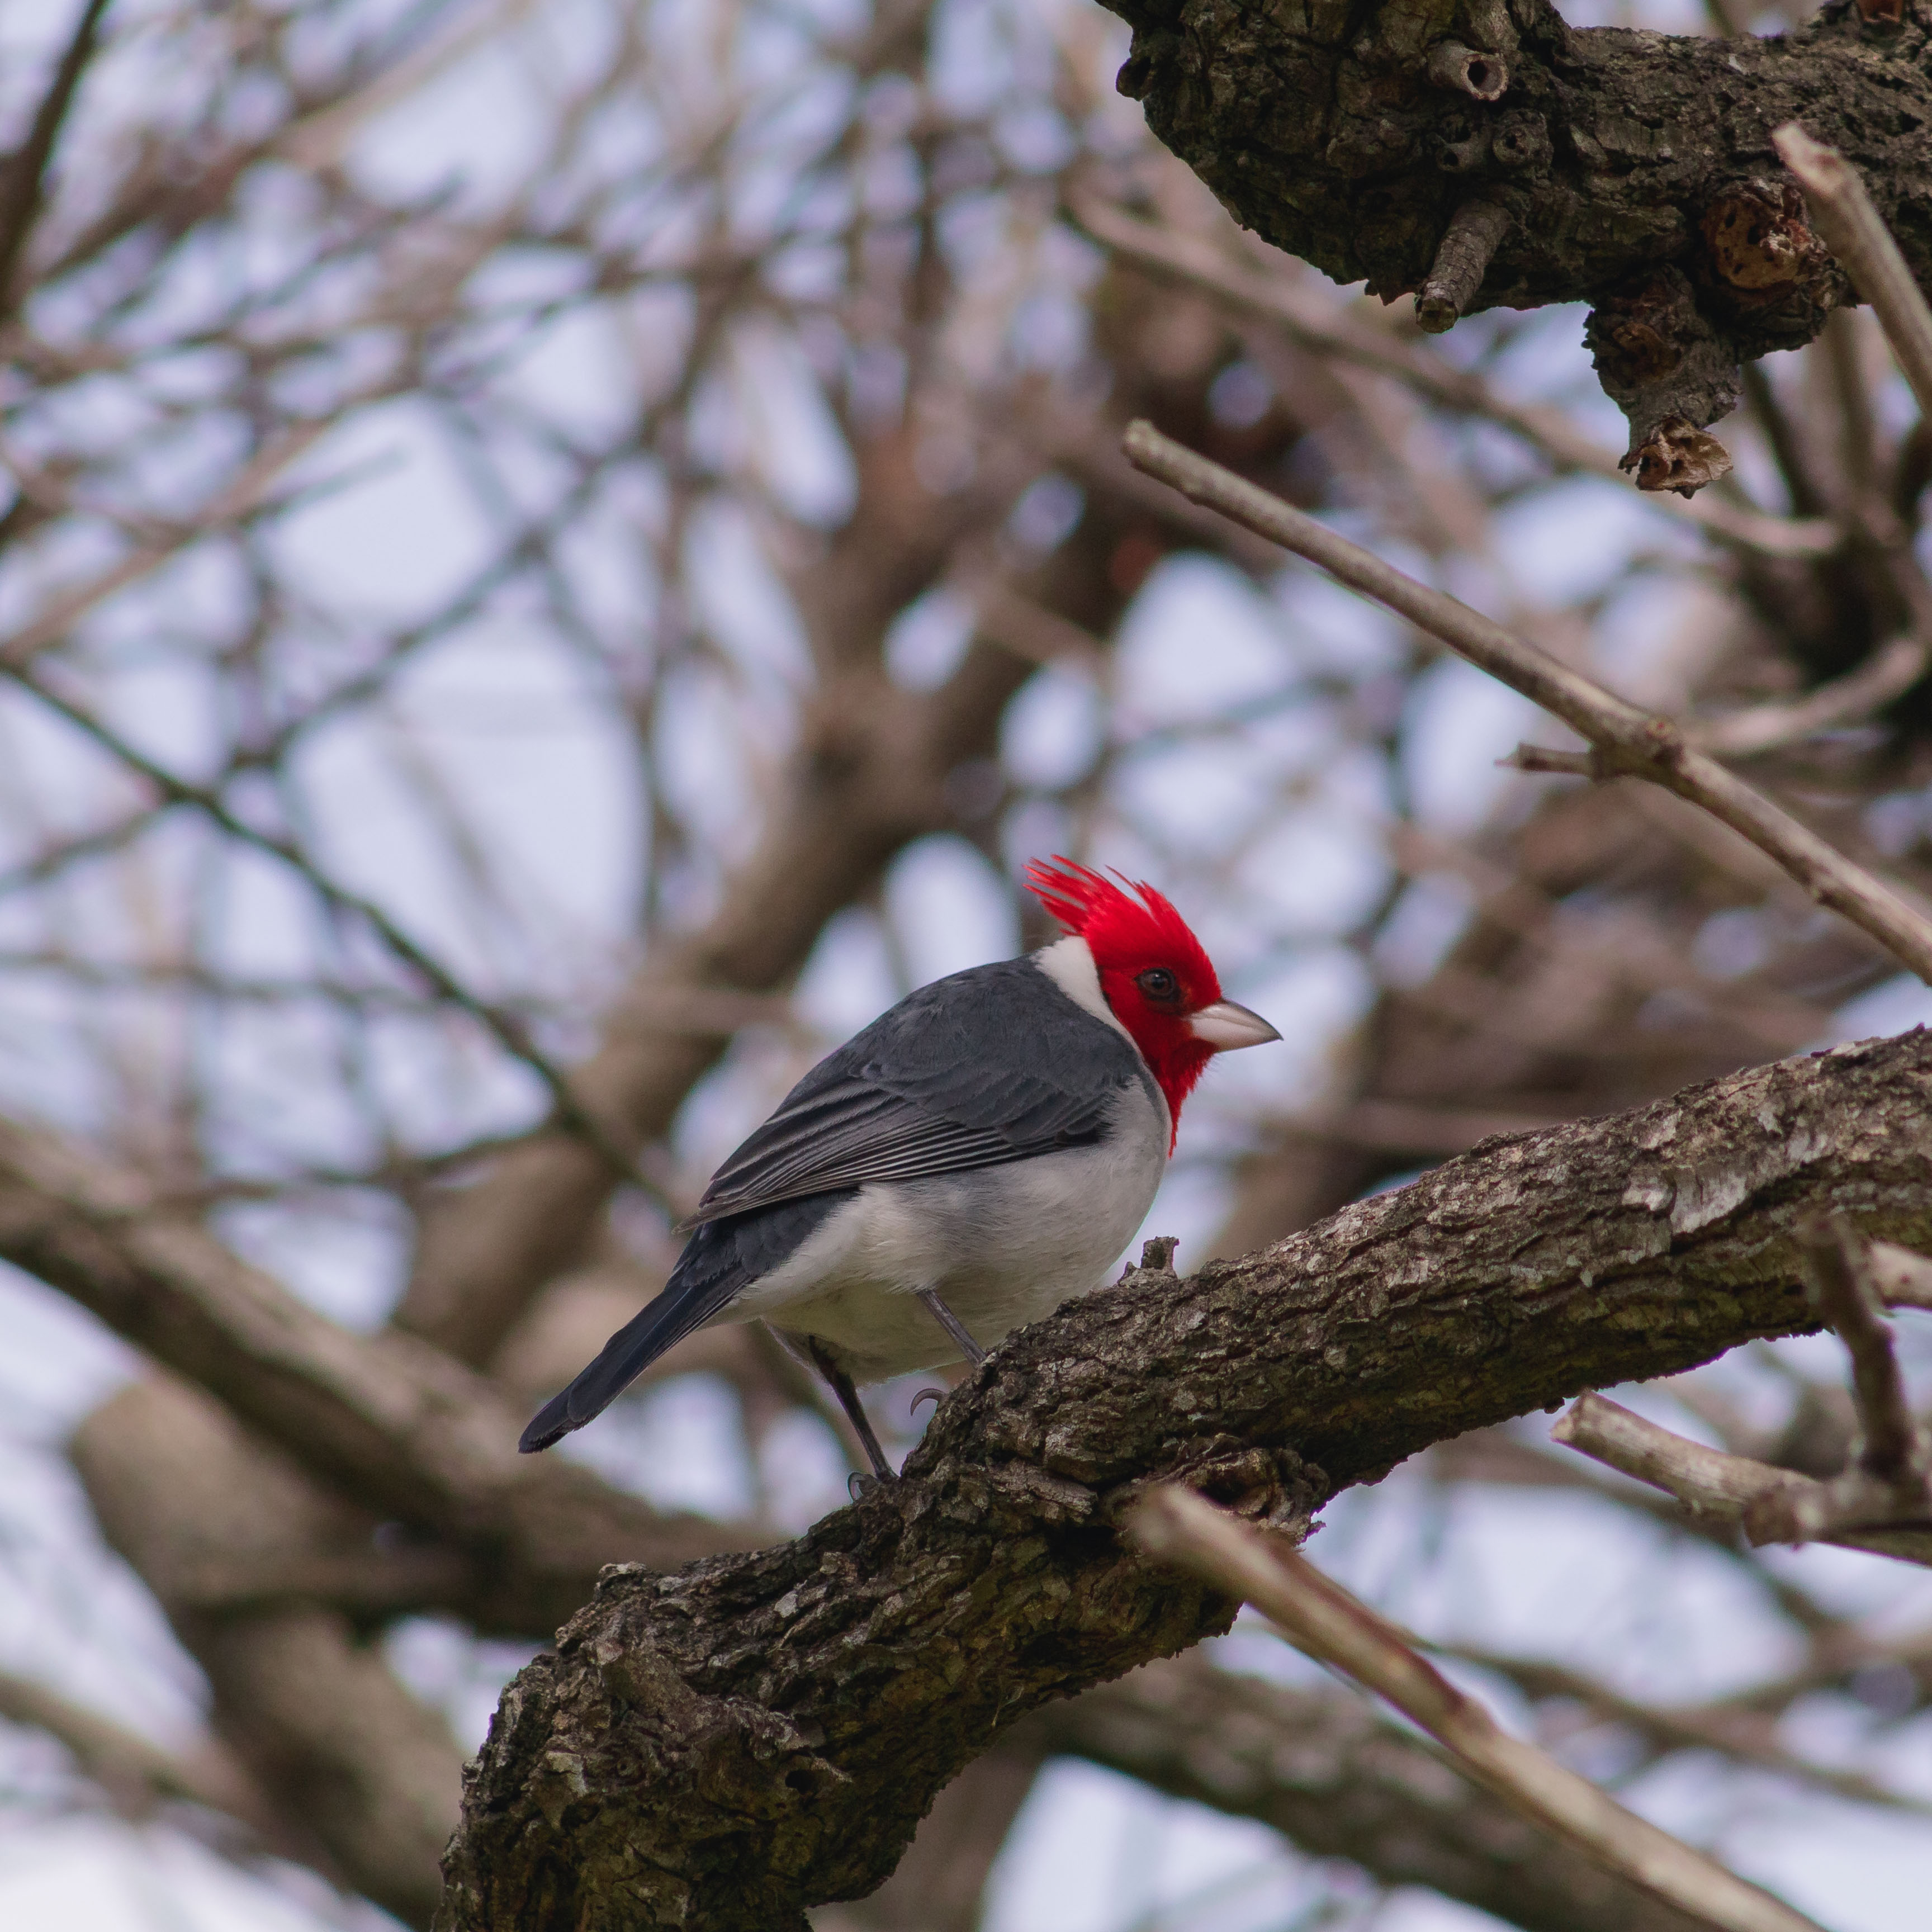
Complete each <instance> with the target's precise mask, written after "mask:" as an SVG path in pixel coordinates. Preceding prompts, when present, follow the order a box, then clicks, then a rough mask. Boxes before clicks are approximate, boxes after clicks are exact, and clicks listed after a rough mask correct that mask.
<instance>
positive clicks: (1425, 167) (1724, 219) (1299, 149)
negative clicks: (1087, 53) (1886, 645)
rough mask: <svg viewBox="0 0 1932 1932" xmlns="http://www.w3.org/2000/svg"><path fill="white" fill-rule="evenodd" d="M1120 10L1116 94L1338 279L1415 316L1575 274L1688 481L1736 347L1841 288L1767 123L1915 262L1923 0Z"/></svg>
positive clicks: (1242, 214) (1656, 461)
mask: <svg viewBox="0 0 1932 1932" xmlns="http://www.w3.org/2000/svg"><path fill="white" fill-rule="evenodd" d="M1105 4H1106V5H1108V6H1109V7H1111V8H1112V10H1113V11H1114V12H1115V13H1118V14H1120V15H1121V17H1122V18H1123V19H1124V20H1127V22H1128V23H1129V24H1130V26H1132V27H1133V30H1134V38H1133V52H1132V54H1131V55H1130V58H1129V59H1128V61H1127V64H1126V65H1125V66H1124V68H1122V69H1121V75H1120V80H1119V86H1120V88H1121V92H1123V93H1124V94H1127V95H1131V96H1132V97H1133V98H1135V99H1136V100H1139V101H1141V102H1142V103H1143V104H1144V105H1145V108H1146V111H1147V117H1148V124H1149V126H1150V127H1151V128H1152V129H1153V130H1154V133H1156V134H1157V136H1159V137H1160V139H1162V140H1163V141H1164V142H1166V144H1167V145H1168V146H1169V147H1170V148H1172V149H1173V151H1175V153H1176V154H1178V155H1180V156H1181V158H1182V159H1183V160H1185V161H1187V163H1189V165H1190V166H1192V167H1193V169H1195V171H1196V172H1197V173H1198V174H1199V175H1200V176H1201V177H1202V179H1203V180H1204V181H1206V182H1207V183H1208V185H1209V186H1210V187H1211V188H1213V190H1214V192H1215V193H1216V194H1217V195H1218V196H1220V199H1221V200H1222V201H1223V203H1224V204H1225V205H1226V206H1227V208H1229V211H1231V212H1232V214H1234V216H1235V218H1236V219H1237V220H1239V221H1240V222H1241V223H1243V224H1244V226H1247V227H1250V228H1252V229H1254V230H1255V231H1256V233H1258V234H1259V235H1261V236H1263V237H1265V239H1267V240H1268V241H1270V242H1273V243H1274V244H1275V245H1277V247H1280V248H1285V249H1286V250H1288V251H1289V252H1290V253H1291V254H1296V255H1298V256H1301V257H1302V258H1303V259H1304V260H1307V261H1310V262H1312V263H1314V264H1315V265H1316V266H1317V267H1318V268H1320V269H1322V270H1324V271H1325V272H1326V273H1328V275H1332V276H1334V278H1335V279H1336V280H1337V281H1340V282H1352V281H1358V280H1361V279H1364V278H1366V279H1367V282H1368V284H1369V287H1370V292H1371V293H1376V294H1379V295H1382V296H1384V297H1385V298H1387V299H1394V297H1396V296H1399V295H1403V294H1406V293H1410V292H1412V291H1414V292H1417V293H1418V296H1419V301H1418V315H1419V319H1420V320H1421V321H1422V323H1423V326H1424V327H1425V328H1432V329H1435V328H1445V327H1447V326H1448V325H1449V324H1450V323H1452V322H1453V321H1454V320H1455V319H1456V317H1457V316H1458V315H1459V314H1469V313H1470V312H1471V311H1473V310H1477V309H1483V308H1493V307H1497V306H1499V305H1500V306H1504V307H1508V308H1538V307H1541V305H1544V304H1545V303H1547V302H1574V301H1577V300H1586V301H1588V302H1590V303H1591V304H1592V305H1593V311H1594V312H1593V314H1592V317H1591V320H1590V323H1589V342H1590V345H1591V347H1592V350H1593V351H1594V352H1595V356H1596V359H1597V366H1598V372H1599V374H1600V375H1601V377H1602V379H1603V382H1604V388H1605V389H1606V390H1607V391H1608V392H1609V393H1610V395H1611V396H1612V397H1613V398H1615V400H1616V402H1617V403H1618V404H1619V406H1620V407H1622V410H1624V413H1625V415H1626V416H1628V418H1629V419H1630V425H1631V452H1630V455H1629V456H1628V458H1626V459H1625V462H1626V466H1628V467H1630V468H1632V469H1635V470H1636V471H1637V481H1638V484H1639V486H1640V487H1643V488H1646V489H1653V490H1660V489H1679V490H1683V491H1684V492H1685V493H1686V494H1687V495H1688V493H1690V492H1691V490H1693V489H1694V488H1696V487H1698V486H1699V485H1700V484H1702V483H1704V482H1706V481H1709V480H1710V479H1711V478H1712V476H1713V475H1718V474H1721V472H1722V469H1723V468H1724V467H1726V466H1728V459H1727V458H1724V453H1723V452H1722V450H1721V448H1720V447H1719V446H1717V445H1716V444H1715V442H1714V441H1713V440H1712V439H1711V438H1710V437H1706V436H1703V435H1702V434H1701V431H1703V428H1704V427H1705V425H1708V424H1709V423H1712V422H1715V421H1717V420H1718V418H1720V417H1721V416H1724V415H1726V414H1727V413H1728V412H1729V411H1730V410H1731V409H1732V408H1733V407H1735V405H1736V402H1737V400H1738V395H1739V364H1740V362H1742V361H1745V360H1749V359H1754V358H1756V357H1758V356H1763V355H1765V354H1766V353H1769V351H1771V350H1775V349H1790V348H1795V347H1798V346H1799V345H1800V344H1803V343H1805V342H1808V341H1810V340H1811V338H1813V337H1814V335H1817V332H1818V331H1819V329H1820V328H1822V327H1823V324H1824V321H1825V318H1826V316H1827V315H1828V314H1829V313H1830V312H1831V311H1832V309H1833V308H1836V307H1838V306H1840V305H1842V304H1843V303H1844V302H1846V301H1848V300H1849V299H1851V296H1850V293H1849V289H1848V287H1847V285H1846V281H1845V278H1844V277H1843V274H1842V273H1841V272H1840V270H1839V269H1838V266H1837V264H1836V263H1835V262H1834V261H1833V260H1832V257H1831V254H1830V253H1829V251H1828V250H1827V249H1826V248H1825V246H1824V245H1823V243H1822V242H1820V240H1819V239H1817V236H1814V234H1813V233H1812V232H1811V229H1810V228H1809V227H1808V225H1807V224H1806V222H1805V211H1804V205H1803V202H1802V199H1801V197H1800V196H1799V193H1798V191H1797V189H1796V185H1795V184H1794V183H1793V181H1792V179H1791V178H1790V175H1789V174H1788V173H1787V172H1786V171H1785V169H1784V167H1783V166H1782V165H1781V163H1779V161H1778V157H1777V155H1776V154H1775V151H1773V149H1772V144H1771V130H1772V128H1773V127H1776V126H1777V125H1778V124H1779V123H1780V122H1781V121H1788V120H1794V119H1795V120H1796V121H1799V122H1801V123H1802V124H1803V126H1804V127H1805V130H1806V131H1807V132H1808V133H1811V134H1812V135H1814V136H1816V137H1817V139H1820V140H1823V141H1825V142H1829V143H1830V144H1831V145H1833V146H1835V147H1837V148H1840V149H1841V151H1843V153H1844V154H1846V157H1848V158H1849V160H1851V161H1852V163H1853V164H1854V165H1855V166H1856V167H1857V168H1858V171H1859V172H1860V173H1861V175H1863V176H1864V179H1865V181H1866V184H1867V186H1868V187H1870V190H1871V192H1872V194H1873V197H1874V199H1876V202H1878V205H1879V208H1880V209H1881V211H1882V212H1883V214H1885V217H1886V219H1887V220H1888V221H1889V222H1890V223H1891V226H1892V229H1893V231H1894V233H1895V234H1896V235H1897V237H1898V239H1899V242H1900V246H1901V247H1902V248H1903V250H1904V251H1905V254H1906V260H1907V261H1908V262H1909V263H1910V264H1911V266H1912V272H1913V273H1914V275H1915V277H1916V278H1917V279H1918V281H1920V283H1921V284H1922V285H1932V134H1928V132H1927V123H1928V119H1932V70H1929V69H1928V65H1927V58H1926V50H1927V28H1926V24H1925V20H1924V17H1922V9H1921V7H1918V6H1916V5H1914V6H1907V7H1903V10H1902V12H1901V8H1900V0H1832V4H1831V5H1827V6H1826V7H1825V8H1824V9H1823V11H1822V12H1821V13H1820V14H1819V15H1818V16H1817V18H1816V19H1815V20H1811V21H1810V22H1808V23H1807V24H1806V25H1805V26H1804V27H1802V28H1799V30H1797V31H1796V32H1793V33H1791V34H1782V35H1779V36H1778V37H1775V38H1772V39H1769V40H1758V39H1755V38H1751V37H1745V38H1742V39H1738V40H1706V39H1694V38H1687V37H1673V36H1671V35H1668V34H1655V33H1639V32H1632V31H1625V30H1623V29H1621V28H1607V27H1606V28H1587V29H1579V28H1571V27H1570V26H1567V25H1566V24H1565V22H1564V21H1563V20H1562V18H1561V17H1560V16H1559V14H1558V13H1557V12H1556V9H1555V8H1554V7H1552V6H1551V5H1549V4H1548V0H1507V4H1505V0H1392V4H1385V5H1380V6H1378V7H1371V8H1369V9H1363V8H1358V7H1347V6H1340V5H1330V4H1325V0H1281V4H1277V5H1265V6H1236V5H1232V4H1229V0H1105Z"/></svg>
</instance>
